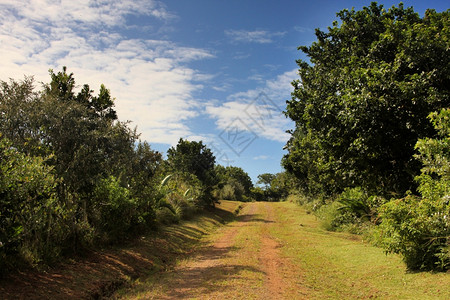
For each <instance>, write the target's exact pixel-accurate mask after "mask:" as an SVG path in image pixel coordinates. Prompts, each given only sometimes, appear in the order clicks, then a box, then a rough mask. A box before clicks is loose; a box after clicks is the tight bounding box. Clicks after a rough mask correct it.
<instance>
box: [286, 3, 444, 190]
mask: <svg viewBox="0 0 450 300" xmlns="http://www.w3.org/2000/svg"><path fill="white" fill-rule="evenodd" d="M337 15H338V17H339V18H340V20H341V23H340V24H339V23H338V22H337V21H335V22H334V23H333V26H332V27H329V28H328V31H327V32H324V31H321V30H318V29H317V30H316V36H317V41H316V42H314V43H313V44H312V45H311V46H310V47H306V46H302V47H299V49H300V50H302V51H303V52H304V53H306V54H307V55H308V57H309V59H310V63H307V62H305V61H302V60H298V61H297V63H298V65H299V75H300V80H295V81H294V82H293V83H292V84H293V86H294V92H293V93H292V99H291V100H290V101H288V102H287V109H286V115H287V116H288V117H290V118H291V119H292V120H293V121H295V123H296V128H295V131H293V132H291V134H292V137H291V139H290V141H289V142H288V144H287V145H286V148H287V150H288V152H289V153H288V154H287V155H286V156H285V157H284V159H283V165H284V167H285V168H286V169H287V170H288V171H289V172H291V173H293V174H295V175H296V176H297V177H298V178H299V179H300V180H301V181H303V182H304V184H306V185H307V186H306V187H305V188H306V190H307V191H308V192H310V193H317V192H324V193H326V194H333V193H340V192H342V191H343V190H344V188H346V187H355V186H362V187H363V188H364V189H366V190H368V191H370V192H372V193H378V194H382V195H388V194H391V193H396V194H403V193H404V192H405V191H406V190H413V191H414V190H415V188H416V184H415V182H414V180H413V179H414V176H415V175H417V174H418V172H419V170H420V164H419V162H418V161H417V160H415V159H414V157H413V155H414V145H415V143H416V141H417V139H419V138H424V137H433V136H436V130H434V128H433V127H432V126H431V124H429V122H428V121H427V116H428V114H429V113H430V112H432V111H438V110H439V109H441V108H444V107H448V106H449V104H450V99H449V87H450V71H449V70H450V58H449V56H448V48H449V37H450V36H449V33H450V31H449V11H446V12H442V13H437V12H436V11H434V10H427V11H426V13H425V16H424V17H423V18H420V16H419V15H418V14H417V13H415V12H414V11H413V9H412V8H407V9H405V8H404V7H403V5H402V4H400V5H399V6H398V7H392V8H390V9H389V10H385V9H383V6H381V5H377V4H376V3H372V4H371V5H370V6H369V7H364V8H363V9H362V10H360V11H355V10H354V9H352V10H350V11H349V10H343V11H341V12H339V13H338V14H337ZM330 183H331V184H330Z"/></svg>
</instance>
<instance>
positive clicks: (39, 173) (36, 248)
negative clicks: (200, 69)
mask: <svg viewBox="0 0 450 300" xmlns="http://www.w3.org/2000/svg"><path fill="white" fill-rule="evenodd" d="M50 78H51V82H50V83H49V84H44V85H43V86H42V88H41V89H37V88H36V85H35V83H34V81H33V78H32V77H25V78H24V79H23V80H22V81H15V80H10V81H9V82H0V111H1V115H0V117H1V118H0V273H3V274H4V273H8V272H10V271H11V270H17V269H22V268H28V267H40V266H45V265H48V264H52V263H54V262H57V261H59V260H60V258H62V257H64V256H72V255H79V254H83V253H85V252H86V251H88V250H93V249H98V248H101V247H103V246H107V245H112V244H120V243H123V242H124V241H127V240H130V239H132V238H133V237H135V236H137V235H138V234H141V233H145V232H147V231H148V230H152V229H155V228H156V227H158V226H159V225H160V224H171V223H176V222H178V221H180V220H181V219H186V218H190V217H192V216H193V215H195V214H197V213H198V212H199V211H201V210H203V209H204V208H207V207H212V206H214V205H215V203H217V201H218V200H219V199H230V200H241V201H248V200H250V199H252V197H253V196H252V195H253V194H252V192H251V189H252V188H253V184H252V182H251V179H250V177H249V176H248V174H247V173H246V172H244V171H243V170H242V169H241V168H238V167H231V166H229V167H223V166H219V165H216V163H215V157H214V154H213V153H212V152H211V150H210V149H208V148H207V147H206V146H205V145H204V144H203V143H202V141H199V142H197V141H187V140H183V139H180V140H179V142H178V144H177V145H176V146H174V147H172V148H170V149H169V150H168V153H167V159H165V160H164V159H163V156H162V154H161V153H159V152H157V151H154V150H152V148H151V147H150V145H149V144H148V143H147V142H145V141H141V140H140V139H139V134H138V133H137V131H136V129H132V128H130V127H129V123H128V122H122V121H120V120H119V119H118V117H117V113H116V111H115V109H114V98H113V97H112V96H111V95H110V92H109V90H108V89H107V88H106V87H105V86H103V85H101V87H100V90H99V94H98V95H94V94H93V91H92V90H91V88H90V87H89V85H87V84H85V85H83V87H82V88H81V90H79V89H78V90H79V91H78V92H76V87H77V85H76V83H75V78H74V75H73V74H72V73H68V72H67V69H66V68H65V67H64V68H63V70H62V71H60V72H57V73H55V72H54V71H53V70H50Z"/></svg>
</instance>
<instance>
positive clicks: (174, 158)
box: [167, 138, 217, 205]
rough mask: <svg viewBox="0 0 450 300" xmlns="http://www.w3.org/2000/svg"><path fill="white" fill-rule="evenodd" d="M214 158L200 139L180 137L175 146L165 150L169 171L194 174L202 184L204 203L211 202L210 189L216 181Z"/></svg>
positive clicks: (208, 203)
mask: <svg viewBox="0 0 450 300" xmlns="http://www.w3.org/2000/svg"><path fill="white" fill-rule="evenodd" d="M215 161H216V158H215V156H214V154H213V153H212V151H211V149H209V148H208V147H206V145H204V144H203V142H202V141H200V142H196V141H188V140H183V139H181V138H180V140H179V141H178V144H177V145H176V147H171V148H170V149H169V150H168V151H167V163H168V167H169V169H170V171H171V172H177V173H181V174H183V173H188V174H192V175H195V176H196V177H197V178H198V180H199V181H200V182H201V184H202V190H203V196H202V198H203V199H202V200H203V202H204V204H207V205H210V204H213V203H214V201H213V197H212V194H211V193H212V189H213V186H214V185H216V183H217V178H216V176H215V172H214V164H215Z"/></svg>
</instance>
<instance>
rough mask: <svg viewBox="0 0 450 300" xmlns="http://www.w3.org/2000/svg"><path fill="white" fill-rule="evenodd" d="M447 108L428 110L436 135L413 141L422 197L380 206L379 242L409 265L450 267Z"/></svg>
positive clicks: (449, 150)
mask: <svg viewBox="0 0 450 300" xmlns="http://www.w3.org/2000/svg"><path fill="white" fill-rule="evenodd" d="M449 116H450V109H448V108H447V109H443V110H441V111H440V112H439V113H432V114H430V118H431V119H432V121H433V124H434V126H435V127H436V129H437V130H438V131H439V136H440V138H438V139H430V138H426V139H421V140H419V141H418V142H417V144H416V149H417V150H418V151H419V154H418V155H417V158H419V159H420V160H421V161H422V163H423V165H424V167H423V168H422V174H421V175H420V176H418V177H417V180H418V182H419V191H420V193H421V194H422V197H421V198H419V197H415V196H407V197H406V198H403V199H399V200H394V201H391V202H390V203H387V204H385V205H384V206H382V207H381V213H380V216H381V218H382V220H383V221H382V224H381V232H382V237H383V241H382V245H383V246H384V247H385V249H386V251H387V252H394V253H400V254H402V255H403V257H404V260H405V262H406V264H407V266H408V267H409V268H410V269H426V270H428V269H435V270H447V269H450V180H449V179H450V172H449V165H450V129H449V128H450V126H449V125H450V123H449Z"/></svg>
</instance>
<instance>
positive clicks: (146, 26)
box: [0, 0, 450, 180]
mask: <svg viewBox="0 0 450 300" xmlns="http://www.w3.org/2000/svg"><path fill="white" fill-rule="evenodd" d="M403 2H404V4H405V6H413V7H414V9H415V11H417V12H419V13H420V14H421V15H423V13H424V11H425V9H426V8H435V9H436V10H437V11H443V10H446V9H448V8H449V4H450V3H449V1H403ZM379 3H381V4H383V5H384V6H385V7H386V8H388V7H391V6H392V5H397V4H398V2H396V1H384V2H381V1H380V2H379ZM369 4H370V1H350V0H346V1H331V0H330V1H324V0H316V1H288V0H282V1H267V0H259V1H250V0H248V1H242V0H241V1H238V0H229V1H219V0H217V1H214V0H191V1H187V0H166V1H155V0H121V1H109V0H98V1H89V0H80V1H76V0H69V1H66V0H60V1H54V0H53V1H49V0H28V1H21V0H0V57H1V58H2V59H1V60H0V69H1V73H0V80H8V79H9V78H14V79H22V78H23V76H24V75H34V77H35V80H36V82H48V81H49V76H48V69H50V68H52V69H54V70H55V71H59V70H61V68H62V66H67V67H68V70H69V72H73V73H74V75H75V79H76V81H77V83H78V84H79V86H80V87H81V86H82V84H84V83H88V84H89V85H90V86H91V88H93V89H94V90H96V91H98V88H99V87H100V84H101V83H103V84H105V85H106V87H107V88H109V89H110V90H111V93H112V95H113V96H114V97H115V98H116V101H115V104H116V109H117V111H118V115H119V119H121V120H123V121H125V120H131V121H133V122H132V123H131V126H137V128H138V132H140V133H141V139H142V140H146V141H148V142H149V143H150V144H151V145H152V147H153V148H154V149H156V150H158V151H161V152H163V153H165V152H166V151H167V149H168V148H169V147H170V146H172V145H175V144H176V143H177V141H178V139H179V138H180V137H182V138H186V139H189V140H197V141H198V140H202V141H203V142H204V143H205V144H206V145H208V146H209V148H211V149H212V150H213V151H214V153H215V155H216V161H217V162H218V163H220V164H222V165H229V164H230V165H235V166H239V167H242V168H243V169H244V170H246V171H247V172H248V173H249V174H250V176H251V177H252V178H253V179H254V180H255V179H256V177H257V175H258V174H261V173H266V172H269V173H276V172H280V171H281V167H280V160H281V157H282V156H283V154H284V151H283V149H282V148H283V146H284V144H285V143H286V141H287V139H288V138H289V136H288V135H287V134H286V133H285V131H286V130H288V129H291V128H292V127H293V124H292V122H290V121H289V120H287V119H286V118H285V117H284V116H283V115H282V110H283V109H284V107H285V101H286V100H287V99H289V98H290V92H291V91H292V88H291V86H290V82H291V81H292V80H294V79H296V78H297V75H296V74H297V73H296V72H297V66H296V63H295V60H296V59H299V58H304V56H303V55H302V54H301V53H300V52H298V51H297V46H299V45H310V44H311V43H312V42H313V41H314V40H315V36H314V29H315V28H321V29H326V27H327V26H330V25H331V23H332V21H333V20H336V12H338V11H340V10H342V9H344V8H351V7H355V8H356V9H360V8H362V7H363V6H367V5H369Z"/></svg>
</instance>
